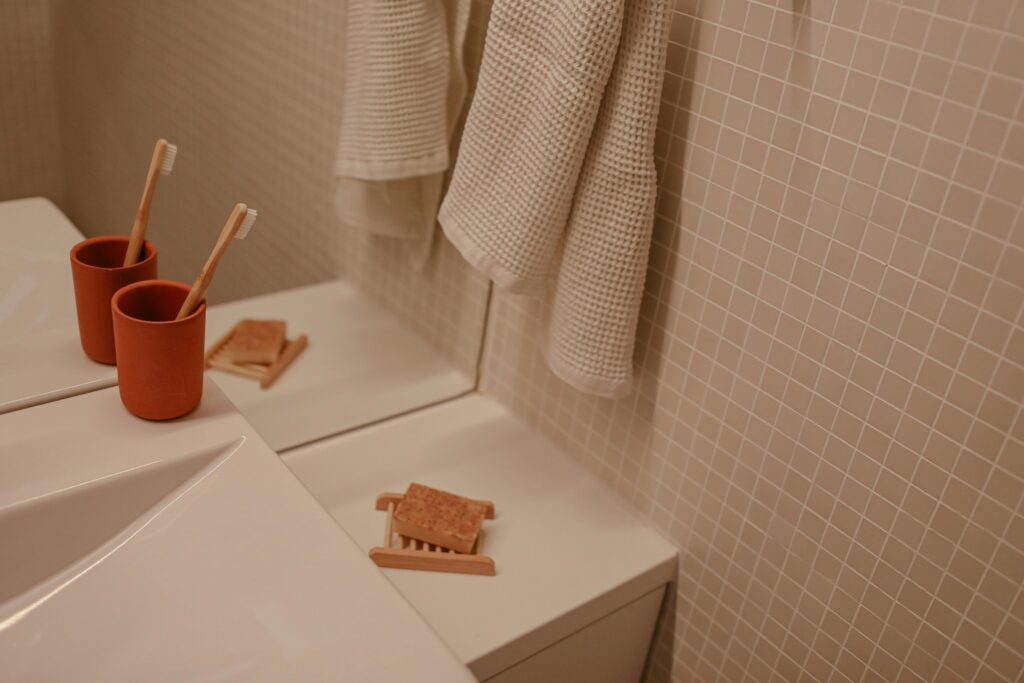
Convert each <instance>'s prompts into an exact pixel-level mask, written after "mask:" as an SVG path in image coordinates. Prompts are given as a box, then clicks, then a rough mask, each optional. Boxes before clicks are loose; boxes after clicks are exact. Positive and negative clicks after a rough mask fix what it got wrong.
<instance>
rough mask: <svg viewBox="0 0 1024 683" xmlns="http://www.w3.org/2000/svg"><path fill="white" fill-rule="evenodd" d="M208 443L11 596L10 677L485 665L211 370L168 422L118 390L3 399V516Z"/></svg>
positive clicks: (381, 671) (424, 674) (7, 631)
mask: <svg viewBox="0 0 1024 683" xmlns="http://www.w3.org/2000/svg"><path fill="white" fill-rule="evenodd" d="M200 453H206V455H204V456H202V457H203V458H205V459H203V460H202V463H204V464H203V469H202V470H201V471H200V472H199V474H195V475H190V476H191V478H190V479H187V481H185V483H182V484H181V485H180V486H178V485H177V484H176V486H178V488H176V489H175V490H174V491H173V493H170V494H168V495H166V497H165V498H163V499H162V500H160V501H159V502H158V503H157V504H155V505H153V506H152V507H151V508H148V511H147V512H145V513H144V514H142V515H141V516H140V517H139V518H138V520H140V521H136V522H134V523H132V524H131V525H129V526H128V527H125V528H124V529H123V530H122V531H120V532H119V533H118V534H117V535H115V536H114V537H113V538H110V540H109V541H108V542H106V543H105V544H103V545H101V546H98V547H97V548H96V549H95V550H94V551H92V552H91V553H90V554H88V555H85V556H84V557H82V558H80V559H79V560H77V561H76V562H75V563H74V564H71V565H70V566H68V567H67V568H65V569H64V570H63V571H61V572H60V573H59V574H57V575H56V576H53V577H51V578H50V579H47V580H45V581H42V582H41V583H37V584H36V585H35V586H34V587H33V588H31V589H29V590H27V591H26V592H21V593H20V594H19V595H17V596H16V597H14V598H12V599H9V600H8V601H7V602H5V603H4V604H2V605H0V680H4V681H10V682H14V681H29V680H31V681H57V680H75V681H105V682H108V681H143V680H145V681H184V680H188V681H200V680H204V681H213V680H216V681H335V680H337V681H360V682H363V681H388V682H392V681H413V680H415V681H424V682H426V681H437V682H444V683H454V682H457V681H466V682H467V683H468V682H469V681H472V680H473V678H472V677H471V675H470V674H469V672H468V671H467V670H466V669H465V668H464V667H463V666H462V665H461V664H459V663H458V661H457V660H456V658H455V657H454V656H453V655H452V653H451V652H450V651H449V650H448V649H447V648H446V647H445V646H444V645H443V644H442V643H441V642H440V640H438V638H437V637H436V635H435V634H434V633H433V632H432V631H431V630H430V628H429V627H428V626H427V625H426V624H425V623H424V622H423V620H422V619H420V617H419V615H417V613H416V612H415V611H414V610H413V609H412V607H410V606H409V604H408V603H406V602H405V601H404V600H403V599H402V598H401V596H399V595H398V593H397V592H396V591H395V590H394V589H393V587H392V586H391V585H390V584H389V583H388V582H387V581H386V580H385V578H384V577H383V575H382V574H381V573H380V572H379V571H378V570H377V568H376V567H375V566H374V565H373V564H372V563H371V562H370V560H369V559H368V558H367V557H366V554H365V552H364V551H363V550H362V549H360V548H359V547H358V546H357V545H355V544H354V543H353V542H352V540H351V539H350V538H349V537H348V536H346V535H345V533H343V532H342V531H341V530H340V529H339V528H338V527H337V525H336V524H335V523H334V522H333V520H332V519H331V518H330V517H329V516H328V515H327V514H326V513H325V512H324V510H323V509H322V508H321V507H320V506H319V505H317V503H316V501H314V500H313V498H312V497H310V495H309V494H308V492H307V491H306V490H305V489H304V488H303V487H302V485H300V484H299V482H298V481H296V479H295V478H294V477H293V476H292V475H291V473H290V472H289V471H288V469H287V468H286V467H285V466H284V465H283V464H282V463H281V462H280V459H279V458H278V457H277V456H276V455H275V454H274V453H273V452H272V451H271V450H270V448H268V447H267V445H266V444H264V443H263V442H262V440H261V439H260V438H259V437H258V436H257V435H256V434H255V433H254V432H253V430H252V428H251V427H250V426H249V425H248V424H247V423H246V421H245V420H244V419H243V418H242V417H241V416H240V415H239V414H238V412H237V411H235V410H234V408H233V407H232V405H231V404H230V403H229V401H228V400H227V399H226V397H225V396H224V395H223V393H222V392H221V391H220V390H219V389H218V388H217V387H216V386H215V385H214V384H213V383H211V382H209V381H208V382H207V384H206V389H205V396H204V398H203V403H202V405H201V407H200V408H199V409H198V410H197V412H195V413H193V414H192V415H189V416H187V417H185V418H182V419H179V420H175V421H170V422H164V423H154V422H147V421H143V420H139V419H137V418H134V417H132V416H131V415H129V414H128V413H127V412H126V411H125V410H124V408H123V407H122V406H121V404H120V400H119V398H118V396H117V391H116V389H105V390H100V391H95V392H92V393H88V394H84V395H81V396H76V397H73V398H68V399H64V400H62V401H56V402H51V403H47V404H45V405H41V406H36V407H32V408H28V409H25V410H20V411H16V412H13V413H9V414H6V415H0V522H2V523H3V524H7V526H6V527H4V526H0V528H6V529H7V530H8V533H10V530H11V528H12V527H11V526H10V524H11V520H12V519H14V520H15V524H16V525H17V524H19V523H21V522H18V521H17V520H18V519H20V518H19V517H18V515H19V514H20V515H22V518H23V517H24V510H26V509H28V510H29V511H30V512H31V510H32V507H31V506H33V505H36V506H38V505H41V504H43V505H44V508H45V504H48V503H46V501H48V500H52V498H51V497H53V496H58V497H62V496H67V495H70V494H73V493H74V492H75V491H76V490H78V489H76V488H75V487H85V488H86V489H88V487H95V486H100V485H102V483H103V482H109V481H116V480H118V477H122V478H123V477H130V476H134V475H133V473H134V472H138V471H149V470H150V469H152V468H153V467H165V468H166V467H170V465H168V464H167V463H179V462H185V461H186V459H187V456H190V455H191V456H195V457H193V458H192V460H194V459H195V458H198V457H199V456H196V455H195V454H200ZM192 460H188V462H192ZM165 461H166V462H165ZM181 476H184V475H181ZM128 498H129V497H125V501H127V500H128ZM60 500H64V498H60ZM101 500H108V501H109V498H106V499H101ZM119 500H120V499H119ZM125 504H127V503H125ZM94 507H95V509H96V510H97V513H96V514H99V512H101V511H102V510H103V509H104V508H103V507H102V506H100V505H96V506H94ZM108 507H109V508H110V510H112V511H113V513H116V512H118V510H119V507H118V505H113V506H108ZM46 509H49V508H46ZM85 510H86V512H85V515H86V516H89V515H92V514H93V511H92V510H93V508H92V507H89V508H86V509H85ZM19 511H20V512H19ZM58 512H60V509H58ZM64 512H65V513H66V512H67V510H66V509H65V510H64ZM113 513H112V514H113ZM44 521H45V520H44ZM51 521H52V520H51ZM58 521H59V518H58ZM79 521H80V520H76V523H78V522H79ZM101 521H102V520H101ZM15 528H17V527H15ZM55 528H60V527H55ZM30 540H31V539H30ZM48 541H51V542H52V539H50V538H49V537H46V538H40V539H39V543H41V544H46V543H47V542H48ZM61 547H62V546H59V545H56V544H55V545H54V546H53V547H49V546H45V545H44V546H40V548H41V550H40V551H39V552H42V553H44V554H45V553H46V552H49V551H51V550H54V549H60V548H61ZM18 561H19V562H20V561H21V560H20V558H19V559H18ZM0 583H3V582H2V581H0Z"/></svg>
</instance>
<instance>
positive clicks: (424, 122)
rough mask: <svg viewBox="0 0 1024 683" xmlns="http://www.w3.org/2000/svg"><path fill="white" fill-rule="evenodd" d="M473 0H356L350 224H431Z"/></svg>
mask: <svg viewBox="0 0 1024 683" xmlns="http://www.w3.org/2000/svg"><path fill="white" fill-rule="evenodd" d="M471 1H472V0H444V1H442V0H350V2H349V4H348V25H347V29H346V52H345V92H344V95H343V98H342V112H341V129H340V133H339V142H338V153H337V157H336V161H335V169H334V170H335V175H337V176H338V177H339V178H338V188H337V192H336V195H335V209H336V212H337V214H338V216H339V217H340V218H341V220H342V221H343V222H344V223H345V224H347V225H350V226H352V227H356V228H360V229H365V230H367V231H369V232H372V233H375V234H380V235H387V236H390V237H399V238H421V239H423V238H426V240H428V241H429V237H430V235H431V234H432V232H433V226H434V223H435V220H436V215H437V207H438V205H439V204H440V200H441V188H442V185H443V179H444V173H445V171H446V170H447V169H448V166H449V161H450V159H449V151H448V148H449V140H450V138H451V135H452V132H453V130H454V128H455V123H456V121H457V120H458V116H459V112H460V110H461V109H462V104H463V101H464V99H465V95H466V78H465V73H464V68H463V60H462V47H463V42H464V39H465V34H466V26H467V24H468V21H469V12H470V5H471Z"/></svg>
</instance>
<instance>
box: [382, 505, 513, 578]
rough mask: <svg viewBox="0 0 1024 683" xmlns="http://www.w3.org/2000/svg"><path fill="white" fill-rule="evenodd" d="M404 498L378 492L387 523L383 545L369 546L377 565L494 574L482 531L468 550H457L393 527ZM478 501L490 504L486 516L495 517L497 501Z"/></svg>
mask: <svg viewBox="0 0 1024 683" xmlns="http://www.w3.org/2000/svg"><path fill="white" fill-rule="evenodd" d="M401 500H402V494H401V493H382V494H380V495H379V496H377V506H376V507H377V509H378V510H387V513H388V517H387V521H386V522H385V526H384V545H383V547H377V548H371V549H370V559H371V560H373V561H374V562H375V563H376V564H377V566H378V567H390V568H392V569H420V570H423V571H429V572H454V573H457V574H480V575H482V576H494V560H492V559H491V558H489V557H487V556H486V555H482V554H481V552H480V549H481V547H482V546H483V536H484V532H483V531H481V532H480V535H479V536H477V539H476V544H475V545H474V546H473V550H472V551H471V552H469V553H458V552H455V551H454V550H449V549H447V548H442V547H440V546H436V545H432V544H430V543H426V542H424V541H417V540H416V539H413V538H408V537H406V536H402V535H401V534H398V533H396V532H395V531H393V529H392V526H393V518H394V514H395V508H396V507H397V506H398V503H399V502H401ZM479 502H481V503H483V504H484V506H485V507H486V508H487V509H486V511H485V513H484V519H494V503H491V502H490V501H486V500H481V501H479Z"/></svg>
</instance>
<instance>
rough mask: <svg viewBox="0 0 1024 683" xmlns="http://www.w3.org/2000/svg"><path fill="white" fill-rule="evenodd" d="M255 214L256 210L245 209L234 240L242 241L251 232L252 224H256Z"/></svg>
mask: <svg viewBox="0 0 1024 683" xmlns="http://www.w3.org/2000/svg"><path fill="white" fill-rule="evenodd" d="M256 216H257V212H256V209H247V210H246V212H245V218H243V219H242V224H241V225H240V226H238V232H236V233H235V239H236V240H244V239H245V236H246V235H248V234H249V231H250V230H252V224H253V223H255V222H256Z"/></svg>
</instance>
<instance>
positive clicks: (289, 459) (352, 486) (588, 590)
mask: <svg viewBox="0 0 1024 683" xmlns="http://www.w3.org/2000/svg"><path fill="white" fill-rule="evenodd" d="M282 459H283V460H284V461H285V463H286V464H287V465H288V466H289V467H290V468H291V469H292V471H293V472H295V474H296V476H298V477H299V479H300V480H302V481H303V483H304V484H305V485H306V486H307V488H309V490H310V492H311V493H312V494H313V495H314V496H315V497H316V498H317V499H318V500H319V501H320V503H321V504H322V505H323V506H324V507H325V508H327V510H328V511H329V512H330V513H331V514H332V515H333V516H334V518H335V519H336V520H338V523H339V524H341V526H342V528H344V529H345V530H346V531H347V532H348V533H349V534H350V535H351V536H352V538H353V539H354V540H355V541H356V543H358V544H359V545H360V546H361V547H362V548H363V550H364V551H368V550H369V549H370V548H372V547H374V546H378V545H380V544H381V541H382V536H383V533H384V520H385V513H383V512H377V511H376V510H375V509H374V508H375V506H374V501H375V500H376V497H377V494H379V493H383V492H403V491H405V489H406V487H407V486H408V485H409V483H410V482H418V483H421V484H426V485H428V486H433V487H436V488H440V489H444V490H446V491H450V492H452V493H457V494H459V495H462V496H467V497H470V498H477V499H485V500H490V501H493V502H494V506H495V511H496V518H495V519H494V520H488V521H485V522H484V530H483V536H482V543H483V550H484V554H486V555H488V556H490V557H492V558H493V559H494V562H495V565H496V571H497V575H496V576H493V577H489V576H467V575H462V574H444V573H434V572H424V571H413V570H405V569H385V570H383V571H384V573H385V574H386V575H387V577H388V579H390V580H391V582H392V583H393V584H394V585H395V587H396V588H398V590H399V591H400V592H401V593H402V595H404V596H405V597H406V599H408V600H409V602H410V603H412V604H413V606H414V607H415V608H416V609H417V610H419V612H420V613H421V614H422V615H423V616H424V618H426V620H427V622H428V623H429V624H430V625H431V626H433V627H434V629H436V630H437V633H438V635H440V636H441V638H443V639H444V640H445V642H446V643H448V645H449V646H450V647H451V648H452V649H453V650H454V651H455V653H456V654H457V655H458V656H459V658H460V659H461V661H463V662H465V663H466V664H467V665H468V666H469V667H470V669H471V670H472V671H473V673H474V674H475V675H476V676H477V677H478V678H479V679H481V680H483V679H486V678H488V677H490V676H493V675H495V674H497V673H498V672H500V671H503V670H504V669H506V668H508V667H510V666H512V665H514V664H516V663H517V662H519V661H522V660H523V659H524V658H526V657H529V656H530V655H533V654H535V653H537V652H539V651H540V650H542V649H543V648H545V647H548V646H550V645H552V644H554V643H555V642H557V641H559V640H561V639H562V638H565V637H566V636H568V635H571V634H572V633H574V632H576V631H578V630H580V629H581V628H583V627H584V626H587V625H588V624H590V623H592V622H594V621H595V620H596V619H598V618H601V617H603V616H605V615H607V614H609V613H611V612H612V611H614V610H616V609H619V608H621V607H623V606H624V605H626V604H627V603H629V602H631V601H633V600H637V599H639V598H640V597H642V596H644V595H646V594H649V593H650V592H651V591H654V590H657V589H659V588H660V587H661V586H663V585H664V584H666V583H668V582H670V581H672V580H674V578H675V571H676V570H675V567H676V553H677V551H676V548H675V546H674V545H672V544H671V543H669V542H668V541H666V540H665V539H664V538H662V537H661V536H660V535H659V534H658V533H657V532H655V531H654V530H652V529H651V528H650V527H648V526H647V524H646V522H645V521H644V520H642V519H640V518H639V516H637V515H636V514H635V513H634V512H633V511H632V510H631V509H629V508H628V507H627V506H626V505H625V504H624V502H623V501H621V500H619V499H618V498H617V497H616V496H615V495H614V493H613V492H612V491H610V490H609V489H608V488H607V487H606V486H604V485H603V484H602V483H601V482H600V481H598V480H597V479H596V478H595V477H593V476H592V475H591V474H590V473H589V472H587V471H586V470H584V469H583V468H582V467H581V466H580V465H579V464H578V463H576V462H574V461H573V460H572V459H571V458H570V457H569V456H568V455H566V454H565V453H564V452H562V451H561V450H560V449H559V448H558V447H557V446H555V445H554V444H553V443H551V442H550V441H548V440H547V439H546V438H544V437H543V436H542V435H541V434H540V433H539V432H537V431H536V430H535V429H533V428H531V427H530V426H529V425H527V424H526V423H525V422H523V421H522V420H520V419H518V418H516V417H515V416H513V415H512V414H510V413H509V412H508V410H507V409H506V408H505V407H503V406H502V405H501V404H499V403H498V402H496V401H494V400H493V399H490V398H487V397H485V396H482V395H480V394H473V395H470V396H467V397H463V398H459V399H456V400H454V401H449V402H447V403H444V404H441V405H439V406H435V407H433V408H428V409H425V410H420V411H417V412H415V413H412V414H410V415H406V416H404V417H400V418H396V419H394V420H389V421H387V422H384V423H381V424H379V425H374V426H372V427H368V428H365V429H360V430H358V431H355V432H352V433H350V434H345V435H342V436H339V437H336V438H334V439H329V440H326V441H322V442H320V443H316V444H312V445H310V446H307V447H304V448H300V449H295V450H293V451H290V452H288V453H286V454H284V456H283V457H282Z"/></svg>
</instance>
